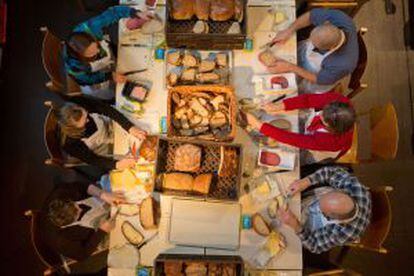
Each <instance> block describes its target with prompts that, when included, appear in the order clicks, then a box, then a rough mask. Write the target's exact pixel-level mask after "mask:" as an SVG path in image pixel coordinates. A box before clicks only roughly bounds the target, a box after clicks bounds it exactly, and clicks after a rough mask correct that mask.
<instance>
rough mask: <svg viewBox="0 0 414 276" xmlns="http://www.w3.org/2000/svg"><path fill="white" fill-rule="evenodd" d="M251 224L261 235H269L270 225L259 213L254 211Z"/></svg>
mask: <svg viewBox="0 0 414 276" xmlns="http://www.w3.org/2000/svg"><path fill="white" fill-rule="evenodd" d="M252 226H253V229H254V231H255V232H256V233H257V234H259V235H261V236H265V237H267V236H269V235H270V232H271V230H270V227H269V225H268V224H267V222H266V221H265V219H264V218H263V217H262V215H260V214H259V213H256V214H254V215H253V217H252Z"/></svg>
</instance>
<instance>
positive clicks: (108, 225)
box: [99, 219, 115, 233]
mask: <svg viewBox="0 0 414 276" xmlns="http://www.w3.org/2000/svg"><path fill="white" fill-rule="evenodd" d="M114 228H115V220H113V219H104V220H102V221H101V223H100V224H99V229H101V230H102V231H104V232H106V233H109V232H111V231H112V229H114Z"/></svg>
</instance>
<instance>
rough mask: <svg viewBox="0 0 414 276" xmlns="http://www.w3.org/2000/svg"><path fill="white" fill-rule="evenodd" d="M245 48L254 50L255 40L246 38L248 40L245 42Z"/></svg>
mask: <svg viewBox="0 0 414 276" xmlns="http://www.w3.org/2000/svg"><path fill="white" fill-rule="evenodd" d="M244 48H245V49H246V50H249V51H251V50H253V40H252V39H250V38H248V39H246V42H245V43H244Z"/></svg>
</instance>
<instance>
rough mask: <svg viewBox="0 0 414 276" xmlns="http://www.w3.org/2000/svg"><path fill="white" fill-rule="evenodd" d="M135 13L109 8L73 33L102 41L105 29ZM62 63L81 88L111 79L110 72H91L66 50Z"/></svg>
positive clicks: (123, 9) (79, 26) (77, 27)
mask: <svg viewBox="0 0 414 276" xmlns="http://www.w3.org/2000/svg"><path fill="white" fill-rule="evenodd" d="M136 12H137V11H136V10H135V9H133V8H130V7H127V6H115V7H111V8H109V9H107V10H106V11H105V12H103V13H102V14H100V15H98V16H96V17H93V18H91V19H89V20H88V21H85V22H83V23H81V24H79V25H78V26H76V27H75V28H74V29H73V31H74V32H85V33H88V34H90V35H92V36H93V37H95V38H96V39H97V40H103V38H104V30H105V28H107V27H109V26H110V25H112V24H115V23H117V22H118V21H119V20H120V19H121V18H125V17H131V16H134V15H135V14H136ZM105 54H106V53H105V52H102V53H100V55H101V57H103V56H104V55H105ZM64 61H65V69H66V72H68V74H69V75H71V76H72V77H73V78H74V79H75V80H76V82H77V83H78V84H79V85H81V86H84V85H94V84H99V83H102V82H104V81H107V80H109V79H111V78H112V73H111V72H99V71H98V72H92V70H91V67H90V65H89V64H88V63H85V62H83V61H80V60H79V59H77V58H76V57H74V56H72V55H70V53H69V52H68V51H67V49H66V48H65V49H64Z"/></svg>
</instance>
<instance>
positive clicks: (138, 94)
mask: <svg viewBox="0 0 414 276" xmlns="http://www.w3.org/2000/svg"><path fill="white" fill-rule="evenodd" d="M150 90H151V87H149V86H148V85H146V84H142V83H139V82H131V81H127V82H126V83H125V85H124V87H123V88H122V95H123V96H124V97H125V98H127V99H128V100H130V101H133V102H139V103H143V102H144V101H145V99H146V98H147V96H148V93H149V92H150Z"/></svg>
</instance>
